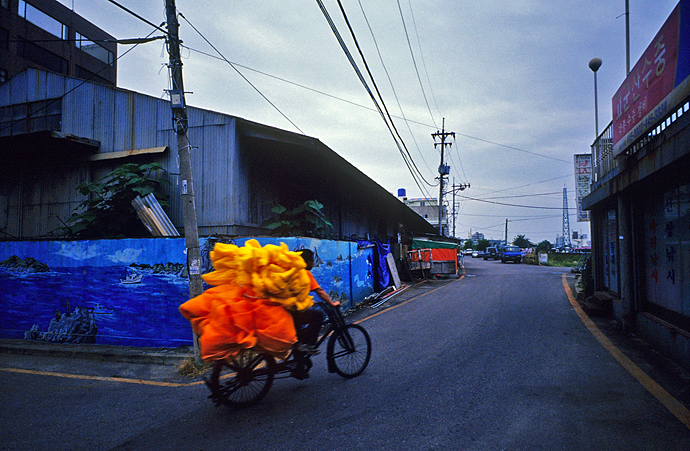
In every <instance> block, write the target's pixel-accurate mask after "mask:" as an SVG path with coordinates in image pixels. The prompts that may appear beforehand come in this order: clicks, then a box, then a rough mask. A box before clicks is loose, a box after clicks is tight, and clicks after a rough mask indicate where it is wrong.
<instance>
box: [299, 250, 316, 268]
mask: <svg viewBox="0 0 690 451" xmlns="http://www.w3.org/2000/svg"><path fill="white" fill-rule="evenodd" d="M301 254H302V259H303V260H304V263H306V264H307V269H311V268H313V267H314V252H312V251H311V249H303V250H302V251H301Z"/></svg>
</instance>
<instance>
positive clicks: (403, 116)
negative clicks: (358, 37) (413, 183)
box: [358, 0, 432, 197]
mask: <svg viewBox="0 0 690 451" xmlns="http://www.w3.org/2000/svg"><path fill="white" fill-rule="evenodd" d="M358 3H359V8H360V10H361V11H362V16H364V21H365V22H366V24H367V27H368V28H369V33H371V39H372V40H373V41H374V46H375V47H376V52H377V53H378V55H379V61H380V62H381V66H383V71H384V72H385V74H386V77H388V83H389V84H390V86H391V90H392V91H393V97H395V101H396V102H397V103H398V108H399V109H400V114H401V115H402V119H403V121H404V123H405V125H406V126H407V130H408V131H409V132H410V136H411V137H412V141H414V144H415V146H416V147H417V152H419V155H420V157H421V158H422V161H423V162H424V165H425V166H426V168H427V169H428V170H429V172H432V170H431V168H430V167H429V165H428V164H427V162H426V159H425V158H424V155H423V154H422V151H421V149H420V148H419V144H418V143H417V140H416V139H415V137H414V133H412V128H411V127H410V121H408V120H407V117H405V112H404V111H403V108H402V105H401V103H400V99H399V98H398V94H397V92H396V91H395V86H394V85H393V80H392V79H391V76H390V74H389V72H388V68H387V67H386V64H385V63H384V61H383V55H381V49H380V48H379V44H378V42H377V40H376V36H375V35H374V30H373V29H372V28H371V24H370V23H369V19H368V18H367V14H366V12H365V11H364V6H363V5H362V2H361V0H358ZM425 194H426V195H427V197H431V196H430V195H429V193H428V192H425Z"/></svg>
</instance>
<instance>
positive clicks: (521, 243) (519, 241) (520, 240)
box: [513, 235, 533, 249]
mask: <svg viewBox="0 0 690 451" xmlns="http://www.w3.org/2000/svg"><path fill="white" fill-rule="evenodd" d="M513 245H515V246H518V247H519V248H521V249H527V248H529V247H532V246H533V244H532V243H530V241H529V240H528V239H527V238H525V235H518V236H516V237H515V239H514V240H513Z"/></svg>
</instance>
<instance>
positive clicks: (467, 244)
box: [462, 240, 474, 249]
mask: <svg viewBox="0 0 690 451" xmlns="http://www.w3.org/2000/svg"><path fill="white" fill-rule="evenodd" d="M462 248H463V249H474V243H472V240H467V241H465V244H464V245H463V247H462Z"/></svg>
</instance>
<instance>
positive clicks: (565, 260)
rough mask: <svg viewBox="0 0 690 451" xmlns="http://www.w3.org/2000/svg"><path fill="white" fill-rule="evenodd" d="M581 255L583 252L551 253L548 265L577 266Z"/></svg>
mask: <svg viewBox="0 0 690 451" xmlns="http://www.w3.org/2000/svg"><path fill="white" fill-rule="evenodd" d="M580 255H581V254H567V253H549V254H548V260H547V263H546V265H547V266H560V267H564V268H575V267H576V266H577V263H578V262H579V261H580Z"/></svg>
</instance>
